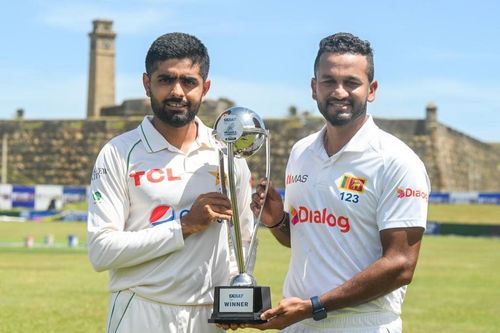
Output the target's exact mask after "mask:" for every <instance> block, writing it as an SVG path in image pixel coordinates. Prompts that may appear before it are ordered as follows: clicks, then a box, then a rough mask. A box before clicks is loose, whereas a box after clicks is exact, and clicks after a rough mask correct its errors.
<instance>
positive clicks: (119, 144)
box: [88, 117, 254, 305]
mask: <svg viewBox="0 0 500 333" xmlns="http://www.w3.org/2000/svg"><path fill="white" fill-rule="evenodd" d="M195 121H196V123H197V125H198V135H197V138H196V140H195V142H194V143H193V144H192V146H191V148H190V150H189V152H188V153H184V152H182V151H180V150H179V149H177V148H176V147H174V146H172V145H171V144H169V143H168V142H167V141H166V140H165V139H164V138H163V136H162V135H161V134H160V133H159V132H158V131H157V130H156V129H155V128H154V127H153V125H152V123H151V118H150V117H145V118H144V120H143V121H142V123H141V124H140V125H139V127H138V128H136V129H134V130H132V131H129V132H127V133H124V134H122V135H119V136H117V137H115V138H113V139H112V140H111V141H110V142H108V143H107V144H106V145H105V146H104V147H103V148H102V150H101V152H100V153H99V156H98V157H97V161H96V163H95V167H94V170H93V175H92V181H91V186H90V187H91V191H90V197H89V217H88V249H89V257H90V261H91V262H92V265H93V266H94V268H95V269H96V270H98V271H103V270H109V273H110V281H109V289H110V291H111V292H114V291H119V290H124V289H130V290H131V291H133V292H135V293H136V294H137V295H140V296H141V297H143V298H146V299H151V300H154V301H157V302H161V303H168V304H177V305H194V304H210V303H213V289H214V287H215V286H219V285H227V284H228V282H229V278H230V270H232V272H231V273H235V272H234V270H235V266H234V262H232V264H231V267H230V256H231V255H230V252H232V251H230V250H229V249H228V232H227V226H226V223H222V222H214V223H212V224H211V225H210V227H208V228H207V229H206V230H204V231H203V232H199V233H196V234H192V235H190V236H189V237H187V238H186V239H184V238H183V236H182V230H181V225H180V218H181V217H182V216H183V215H184V214H187V213H188V212H189V210H190V208H191V206H192V204H193V203H194V201H195V199H196V198H197V197H198V196H199V195H200V194H203V193H207V192H218V191H219V189H220V184H219V179H220V178H219V174H218V165H219V160H218V159H219V155H218V150H217V147H218V145H217V143H216V141H215V140H214V139H213V138H212V136H211V132H212V130H211V129H210V128H208V127H206V126H205V125H204V124H203V123H202V122H201V121H200V120H199V119H198V118H196V120H195ZM226 170H227V169H226ZM235 174H236V188H237V191H238V193H237V197H238V206H239V213H240V223H241V231H242V241H243V243H244V244H245V245H246V246H247V245H248V243H249V242H250V237H251V233H252V231H253V221H254V220H253V215H252V212H251V209H250V200H251V193H252V188H251V185H250V171H249V170H248V166H247V164H246V162H245V160H243V159H236V160H235Z"/></svg>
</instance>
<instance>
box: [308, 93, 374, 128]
mask: <svg viewBox="0 0 500 333" xmlns="http://www.w3.org/2000/svg"><path fill="white" fill-rule="evenodd" d="M330 102H333V103H335V102H337V103H342V104H344V105H347V106H349V107H350V109H351V111H350V112H349V110H346V111H336V110H334V111H332V112H329V110H328V109H329V108H333V107H334V106H332V105H329V103H330ZM366 104H367V103H366V100H365V101H363V102H361V103H354V102H353V101H352V100H348V99H346V100H337V99H335V98H330V99H327V100H326V101H324V102H320V101H317V105H318V109H319V112H320V113H321V114H322V115H323V117H324V118H325V119H326V120H327V121H328V122H329V123H330V124H331V125H332V126H345V125H347V124H350V123H352V122H353V121H354V120H356V119H358V118H359V117H361V116H363V115H365V114H366Z"/></svg>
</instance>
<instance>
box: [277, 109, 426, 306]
mask: <svg viewBox="0 0 500 333" xmlns="http://www.w3.org/2000/svg"><path fill="white" fill-rule="evenodd" d="M325 130H326V127H324V128H323V129H322V130H321V131H319V132H317V133H314V134H312V135H310V136H308V137H306V138H304V139H302V140H300V141H298V142H297V143H296V144H295V145H294V147H293V149H292V152H291V154H290V158H289V161H288V165H287V169H286V179H285V182H286V191H285V210H287V211H288V212H289V213H290V229H291V243H292V246H291V249H292V252H291V259H290V267H289V271H288V275H287V277H286V280H285V284H284V295H285V296H286V297H290V296H297V297H301V298H303V299H307V298H310V297H311V296H315V295H321V294H323V293H325V292H327V291H329V290H331V289H334V288H336V287H338V286H339V285H341V284H343V283H344V282H346V281H347V280H349V279H351V278H352V277H353V276H355V275H356V274H358V273H359V272H361V271H362V270H364V269H365V268H366V267H367V266H369V265H370V264H372V263H373V262H375V261H376V260H378V259H379V258H380V257H381V256H382V245H381V242H380V234H379V233H380V231H381V230H384V229H388V228H400V227H422V228H425V226H426V220H427V203H428V195H429V191H430V183H429V178H428V176H427V173H426V170H425V167H424V165H423V163H422V161H421V160H420V159H419V157H418V156H417V155H416V154H415V153H414V152H413V151H412V150H411V149H410V148H409V147H408V146H406V145H405V144H404V143H403V142H401V141H400V140H399V139H397V138H395V137H394V136H392V135H390V134H388V133H386V132H384V131H382V130H381V129H379V128H378V127H377V126H376V125H375V123H374V122H373V119H372V117H371V116H369V118H368V119H367V121H366V122H365V124H364V125H363V126H362V128H361V129H360V130H359V131H358V132H357V133H356V134H355V136H354V137H353V138H352V139H351V140H350V141H349V142H348V143H347V144H346V145H345V146H344V147H343V148H342V150H341V151H339V152H338V153H336V154H335V155H333V156H331V157H328V155H327V153H326V151H325V148H324V145H323V137H324V132H325ZM405 292H406V286H404V287H401V288H399V289H397V290H395V291H393V292H391V293H389V294H387V295H385V296H382V297H379V298H377V299H375V300H373V301H370V302H368V303H365V304H362V305H360V306H357V307H355V308H344V309H341V310H339V311H335V313H336V314H342V313H354V312H356V313H364V312H379V313H381V312H391V313H395V314H398V315H399V314H400V313H401V304H402V302H403V298H404V295H405Z"/></svg>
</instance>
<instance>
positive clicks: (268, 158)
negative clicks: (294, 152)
mask: <svg viewBox="0 0 500 333" xmlns="http://www.w3.org/2000/svg"><path fill="white" fill-rule="evenodd" d="M269 179H271V145H270V137H269V132H268V131H266V180H267V182H266V188H265V189H264V198H266V197H267V191H268V190H269ZM263 210H264V207H260V211H259V214H258V215H257V218H256V220H255V225H254V229H253V233H252V238H251V240H250V246H249V247H248V253H247V259H246V261H245V267H250V260H252V257H253V256H254V255H255V253H254V252H255V251H256V246H257V242H256V239H257V231H258V230H259V227H260V224H261V223H260V217H261V215H262V211H263Z"/></svg>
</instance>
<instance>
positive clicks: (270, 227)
mask: <svg viewBox="0 0 500 333" xmlns="http://www.w3.org/2000/svg"><path fill="white" fill-rule="evenodd" d="M285 219H286V213H285V212H283V216H282V217H281V220H280V221H279V222H278V223H276V224H273V225H271V226H267V225H266V227H268V228H269V229H273V228H276V227H279V226H280V225H281V224H282V223H283V222H285Z"/></svg>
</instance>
